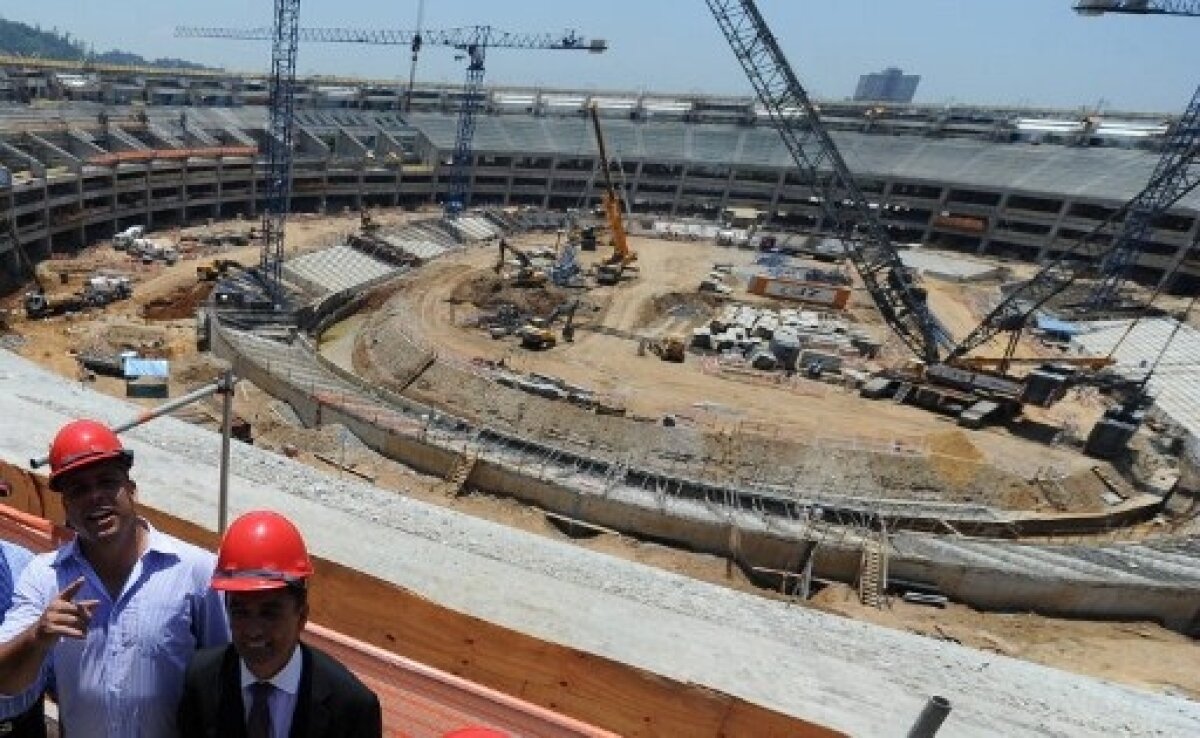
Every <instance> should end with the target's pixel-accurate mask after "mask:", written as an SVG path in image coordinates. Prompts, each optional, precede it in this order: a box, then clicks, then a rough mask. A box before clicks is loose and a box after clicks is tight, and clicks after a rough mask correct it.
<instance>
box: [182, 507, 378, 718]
mask: <svg viewBox="0 0 1200 738" xmlns="http://www.w3.org/2000/svg"><path fill="white" fill-rule="evenodd" d="M312 573H313V568H312V562H311V561H310V560H309V558H308V551H307V549H306V548H305V546H304V539H303V538H301V536H300V531H298V530H296V526H294V525H292V523H291V522H290V521H289V520H288V519H287V518H285V517H283V516H282V515H279V514H277V513H273V512H269V511H266V510H260V511H256V512H249V513H246V514H245V515H243V516H241V517H240V518H238V519H237V520H235V521H234V522H233V524H232V525H230V526H229V530H228V531H227V532H226V533H225V538H224V539H222V541H221V549H220V551H219V552H218V553H217V568H216V571H215V572H214V573H213V577H212V587H213V589H215V590H220V591H222V592H224V593H225V601H226V609H227V611H228V613H229V625H230V628H231V630H232V632H233V643H232V645H231V646H225V647H223V648H214V649H209V650H206V651H201V652H200V653H197V654H196V656H195V658H194V659H193V660H192V663H191V665H190V666H188V670H187V676H186V679H185V684H184V690H183V699H182V701H181V702H180V704H179V714H178V724H179V731H180V734H181V735H182V736H184V738H216V737H217V736H245V737H246V738H288V736H304V738H380V736H382V735H383V718H382V715H381V712H380V707H379V699H378V698H377V697H376V696H375V694H374V693H373V692H372V691H371V690H369V689H367V687H366V686H364V685H363V683H362V682H360V681H359V680H358V678H357V677H355V676H354V675H353V674H352V673H350V671H349V670H348V669H346V667H344V666H342V665H341V664H339V663H338V662H337V661H335V660H334V659H332V658H331V657H329V656H328V655H326V654H324V653H322V652H321V651H319V650H317V649H315V648H312V647H311V646H308V645H306V644H303V643H301V642H300V632H301V631H302V630H304V624H305V623H306V622H307V620H308V580H309V578H311V576H312Z"/></svg>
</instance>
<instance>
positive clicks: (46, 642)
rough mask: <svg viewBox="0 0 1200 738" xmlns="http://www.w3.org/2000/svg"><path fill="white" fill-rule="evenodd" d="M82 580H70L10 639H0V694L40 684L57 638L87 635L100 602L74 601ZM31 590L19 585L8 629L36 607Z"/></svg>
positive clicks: (10, 693) (7, 625)
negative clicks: (44, 666)
mask: <svg viewBox="0 0 1200 738" xmlns="http://www.w3.org/2000/svg"><path fill="white" fill-rule="evenodd" d="M27 579H28V578H27V577H22V580H21V585H22V586H23V585H26V584H28V582H27ZM83 582H84V579H83V577H79V578H78V579H76V580H75V581H73V582H71V583H70V584H68V585H67V586H66V588H65V589H63V590H62V591H61V592H59V593H57V594H56V595H54V597H53V598H52V599H51V600H50V603H49V604H48V605H46V608H45V610H43V611H42V613H41V616H40V617H38V618H37V620H36V621H34V622H33V623H32V624H30V625H28V626H26V627H25V628H24V629H23V630H20V631H19V632H17V633H16V634H15V636H13V637H11V638H10V639H9V640H7V641H4V642H0V694H4V695H16V694H19V693H21V692H24V691H26V690H29V689H31V688H34V687H35V686H38V687H39V688H40V685H37V682H38V681H39V678H40V677H41V674H42V664H43V663H45V661H46V657H47V656H48V655H49V654H50V651H51V650H52V649H53V648H54V644H56V643H58V639H59V638H63V637H66V638H86V637H87V629H88V623H89V622H90V621H91V619H92V610H93V609H94V608H95V607H96V604H97V602H96V600H80V601H79V602H74V601H73V600H74V598H75V595H77V594H78V593H79V590H80V588H81V587H83ZM28 594H29V593H28V592H26V591H24V590H23V589H22V588H21V586H18V591H17V598H16V601H15V602H16V605H15V606H14V607H13V609H12V610H11V611H10V613H9V615H8V617H7V618H6V623H5V629H4V630H5V631H10V628H12V627H15V626H19V625H21V624H22V620H28V613H29V612H30V610H31V609H32V608H34V607H35V605H34V604H33V602H32V601H31V600H30V598H29V597H28ZM23 614H24V617H22V615H23ZM10 618H11V620H12V621H13V624H12V625H10V623H9V619H10Z"/></svg>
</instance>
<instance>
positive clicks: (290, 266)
mask: <svg viewBox="0 0 1200 738" xmlns="http://www.w3.org/2000/svg"><path fill="white" fill-rule="evenodd" d="M397 271H399V270H398V269H397V268H396V267H395V266H392V265H391V264H388V263H387V262H384V261H380V260H379V259H376V258H374V257H372V256H368V255H367V254H364V253H363V252H361V251H359V250H358V249H355V248H353V247H352V246H349V245H347V244H339V245H337V246H331V247H329V248H327V249H321V250H320V251H310V252H309V253H307V254H304V255H302V256H299V257H296V258H294V259H290V260H288V261H287V262H285V263H284V265H283V272H284V274H285V276H287V277H290V278H292V279H294V280H295V281H298V282H300V283H302V284H305V283H307V284H312V285H316V286H318V287H320V288H322V289H324V290H325V291H326V292H341V291H342V290H347V289H350V288H352V287H356V286H358V285H361V284H365V283H367V282H370V281H372V280H375V279H379V278H381V277H386V276H388V275H389V274H392V273H394V272H397Z"/></svg>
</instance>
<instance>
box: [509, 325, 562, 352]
mask: <svg viewBox="0 0 1200 738" xmlns="http://www.w3.org/2000/svg"><path fill="white" fill-rule="evenodd" d="M517 337H518V338H520V339H521V347H522V348H527V349H530V350H533V351H542V350H544V349H548V348H554V347H555V346H556V345H558V338H557V337H556V336H555V335H554V331H552V330H550V325H549V321H548V320H546V319H545V318H532V319H531V320H530V321H529V322H528V323H526V324H525V325H523V326H521V327H520V328H519V329H517Z"/></svg>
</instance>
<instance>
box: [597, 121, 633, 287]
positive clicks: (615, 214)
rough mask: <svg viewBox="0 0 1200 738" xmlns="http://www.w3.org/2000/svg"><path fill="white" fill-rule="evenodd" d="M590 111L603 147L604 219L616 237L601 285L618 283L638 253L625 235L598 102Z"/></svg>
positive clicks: (601, 267) (601, 271)
mask: <svg viewBox="0 0 1200 738" xmlns="http://www.w3.org/2000/svg"><path fill="white" fill-rule="evenodd" d="M588 110H589V111H590V112H591V115H592V128H593V129H594V130H595V132H596V148H598V149H599V150H600V169H601V171H603V172H604V218H605V220H607V221H608V230H609V232H610V237H611V239H612V248H613V251H612V254H610V255H609V257H608V258H607V259H605V260H604V263H603V264H600V265H599V266H597V267H596V283H597V284H616V283H618V282H620V281H621V277H622V276H623V275H624V273H625V269H626V268H628V267H629V266H630V265H631V264H633V262H635V261H637V254H636V253H634V252H633V251H632V250H631V249H630V248H629V241H628V239H627V238H626V236H625V220H624V218H623V216H622V213H621V197H620V195H618V194H617V188H616V186H615V185H614V184H613V179H612V172H611V171H609V166H608V149H607V147H605V145H604V133H603V132H602V131H601V130H600V113H599V112H598V111H597V109H596V105H595V103H593V104H592V105H591V107H590V108H588Z"/></svg>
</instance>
